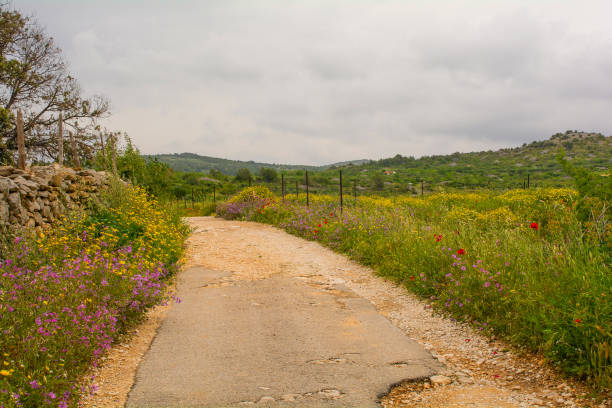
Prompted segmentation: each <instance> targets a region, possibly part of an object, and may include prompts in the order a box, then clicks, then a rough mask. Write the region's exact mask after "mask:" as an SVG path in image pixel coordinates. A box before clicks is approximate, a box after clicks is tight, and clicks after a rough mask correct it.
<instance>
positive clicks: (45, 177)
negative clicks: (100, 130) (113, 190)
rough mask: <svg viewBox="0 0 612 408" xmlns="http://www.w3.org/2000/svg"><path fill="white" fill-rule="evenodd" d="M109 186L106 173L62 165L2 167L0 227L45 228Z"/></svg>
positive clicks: (0, 168)
mask: <svg viewBox="0 0 612 408" xmlns="http://www.w3.org/2000/svg"><path fill="white" fill-rule="evenodd" d="M107 185H108V176H107V174H106V173H105V172H98V171H95V170H73V169H71V168H67V167H60V166H58V165H51V166H32V167H31V168H29V169H27V170H20V169H16V168H13V167H7V166H0V226H7V225H8V226H10V227H19V226H21V227H27V228H33V227H44V226H46V225H47V224H50V223H52V222H53V221H54V220H55V219H57V218H58V217H60V216H61V215H62V214H63V213H65V212H66V210H67V209H73V208H77V207H82V206H84V205H85V204H86V203H87V202H88V201H89V200H91V199H92V198H93V197H95V196H96V195H97V194H98V193H99V192H101V191H102V190H103V189H104V187H106V186H107Z"/></svg>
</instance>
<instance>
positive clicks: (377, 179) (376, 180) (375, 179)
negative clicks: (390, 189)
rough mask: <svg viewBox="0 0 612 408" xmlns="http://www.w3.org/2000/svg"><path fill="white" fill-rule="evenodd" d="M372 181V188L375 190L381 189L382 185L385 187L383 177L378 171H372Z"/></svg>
mask: <svg viewBox="0 0 612 408" xmlns="http://www.w3.org/2000/svg"><path fill="white" fill-rule="evenodd" d="M372 183H373V184H374V189H376V190H382V189H383V187H385V179H384V178H383V175H382V174H380V173H374V175H373V176H372Z"/></svg>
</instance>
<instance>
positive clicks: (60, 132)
mask: <svg viewBox="0 0 612 408" xmlns="http://www.w3.org/2000/svg"><path fill="white" fill-rule="evenodd" d="M57 123H58V129H57V163H58V164H59V165H60V166H63V165H64V118H63V115H62V112H60V114H59V121H58V122H57Z"/></svg>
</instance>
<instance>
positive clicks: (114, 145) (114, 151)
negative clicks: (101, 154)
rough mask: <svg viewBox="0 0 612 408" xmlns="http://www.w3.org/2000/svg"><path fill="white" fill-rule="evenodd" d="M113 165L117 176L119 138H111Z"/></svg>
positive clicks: (113, 136)
mask: <svg viewBox="0 0 612 408" xmlns="http://www.w3.org/2000/svg"><path fill="white" fill-rule="evenodd" d="M111 165H112V170H113V174H114V175H115V176H116V175H117V137H116V136H115V135H112V136H111Z"/></svg>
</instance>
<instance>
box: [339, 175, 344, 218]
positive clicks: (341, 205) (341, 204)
mask: <svg viewBox="0 0 612 408" xmlns="http://www.w3.org/2000/svg"><path fill="white" fill-rule="evenodd" d="M343 204H344V203H343V202H342V170H340V214H342V207H343Z"/></svg>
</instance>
